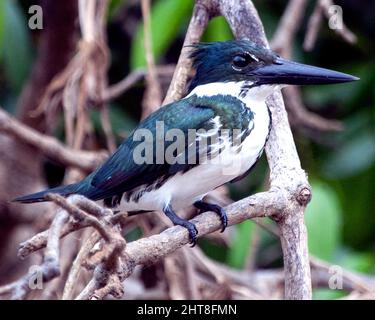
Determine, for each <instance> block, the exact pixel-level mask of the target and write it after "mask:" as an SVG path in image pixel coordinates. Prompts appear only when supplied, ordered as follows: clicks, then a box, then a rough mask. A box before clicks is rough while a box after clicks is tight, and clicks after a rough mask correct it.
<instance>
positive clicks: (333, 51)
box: [0, 0, 375, 298]
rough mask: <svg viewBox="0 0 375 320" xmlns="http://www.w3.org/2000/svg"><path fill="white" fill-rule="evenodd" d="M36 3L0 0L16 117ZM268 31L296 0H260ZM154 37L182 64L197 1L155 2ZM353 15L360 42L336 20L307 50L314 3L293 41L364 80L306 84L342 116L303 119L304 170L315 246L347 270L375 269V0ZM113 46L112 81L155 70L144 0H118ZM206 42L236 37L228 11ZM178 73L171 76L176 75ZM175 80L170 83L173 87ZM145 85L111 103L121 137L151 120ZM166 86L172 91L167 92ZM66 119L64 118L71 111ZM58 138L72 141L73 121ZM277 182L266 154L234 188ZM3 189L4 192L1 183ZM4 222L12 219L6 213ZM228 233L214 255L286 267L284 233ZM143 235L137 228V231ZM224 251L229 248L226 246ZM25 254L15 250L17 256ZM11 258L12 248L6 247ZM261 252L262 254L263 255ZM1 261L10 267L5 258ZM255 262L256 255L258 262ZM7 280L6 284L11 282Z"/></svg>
mask: <svg viewBox="0 0 375 320" xmlns="http://www.w3.org/2000/svg"><path fill="white" fill-rule="evenodd" d="M33 2H34V1H29V0H18V1H13V0H2V1H0V105H1V106H2V107H3V108H4V109H5V110H7V111H9V112H10V113H13V114H16V106H17V100H18V98H19V97H20V94H21V92H22V89H23V88H24V85H25V83H26V80H27V78H28V75H29V73H30V71H31V68H32V65H33V63H34V61H35V57H36V48H37V45H38V39H39V37H40V33H41V31H31V30H30V29H28V27H27V19H28V13H27V10H28V8H29V6H30V5H31V4H33ZM254 3H255V5H256V7H257V9H258V11H259V13H260V16H261V19H262V21H263V23H264V25H265V29H266V33H267V34H268V35H269V38H271V36H272V34H273V32H274V30H275V28H276V25H277V23H278V21H279V19H280V16H281V15H282V13H283V10H284V9H285V5H286V3H287V1H281V0H279V1H277V0H267V1H260V0H258V1H254ZM152 4H153V5H152V10H151V17H152V20H151V21H152V27H151V30H152V41H153V53H154V57H155V61H156V63H157V64H158V65H167V64H174V63H176V62H177V59H178V55H179V52H180V48H181V46H182V43H183V39H184V35H185V32H186V28H187V23H188V21H189V18H190V16H191V11H192V7H193V1H191V0H179V1H176V0H157V1H153V2H152ZM336 4H338V5H341V6H342V8H343V13H344V21H345V23H346V24H347V26H348V27H349V28H350V29H351V30H352V31H353V32H354V33H355V34H356V36H357V37H358V41H357V43H356V44H354V45H350V44H348V43H346V42H345V41H343V40H342V39H341V38H340V37H338V36H337V35H336V34H335V33H334V32H332V30H330V29H329V28H328V26H327V23H326V21H325V22H324V23H323V26H322V28H321V30H320V32H319V35H318V39H317V42H316V45H315V47H314V48H313V50H312V51H311V52H305V51H304V50H303V49H302V47H303V45H302V44H303V40H304V36H305V32H306V25H307V20H308V18H309V16H310V14H309V13H311V11H312V10H313V7H314V3H313V2H312V1H311V2H310V4H309V7H308V14H306V15H305V18H304V21H303V23H302V26H303V27H302V28H301V30H300V31H299V32H298V36H297V38H296V41H295V43H294V46H293V54H292V56H293V59H295V60H297V61H300V62H304V63H309V64H313V65H318V66H322V67H327V68H330V69H335V70H339V71H343V72H347V73H350V74H353V75H356V76H358V77H360V78H361V81H358V82H356V83H350V84H343V85H332V86H312V87H304V88H302V93H303V101H304V104H305V106H306V107H307V108H308V109H309V110H311V111H313V112H314V113H317V114H319V115H322V116H324V117H325V118H328V119H336V120H340V121H342V123H343V124H344V129H343V130H342V131H340V132H321V131H314V130H304V128H300V127H298V125H295V126H294V127H293V132H294V137H295V140H296V143H297V147H298V151H299V155H300V158H301V161H302V166H303V168H304V169H305V170H306V171H307V172H308V174H309V181H310V182H311V184H312V188H313V200H312V202H311V204H310V205H309V206H308V208H307V213H306V221H307V226H308V232H309V249H310V252H311V253H312V254H313V255H315V256H316V257H319V258H321V259H324V260H326V261H329V262H330V263H333V264H338V265H340V266H343V267H344V268H347V269H350V270H354V271H359V272H364V273H368V274H372V275H374V274H375V254H374V250H375V45H374V44H375V41H374V40H375V1H354V0H343V1H336ZM107 36H108V44H109V48H110V54H111V65H110V70H109V83H110V84H113V83H117V82H118V81H120V80H121V79H122V78H124V77H125V76H126V75H127V74H129V73H130V72H131V71H134V70H137V69H138V68H144V67H145V54H144V49H143V25H142V19H141V9H140V6H139V5H138V4H137V1H131V0H128V1H126V0H112V1H111V6H110V12H109V14H108V27H107ZM203 39H204V41H220V40H227V39H232V33H231V31H230V29H229V27H228V25H227V24H226V22H225V20H224V19H223V18H215V19H214V20H212V21H211V22H210V24H209V27H208V29H207V30H206V32H205V34H204V37H203ZM167 80H168V79H167ZM168 82H169V80H168V81H164V82H162V87H163V90H166V88H167V86H168ZM144 89H145V86H144V83H143V82H142V81H141V82H138V83H137V85H136V86H134V87H133V88H131V89H130V90H128V91H126V92H125V93H124V94H123V95H121V96H120V97H119V98H117V99H116V100H115V101H112V102H111V105H110V108H109V110H110V120H111V124H112V127H113V130H114V133H115V137H116V140H117V142H118V143H119V142H120V141H121V140H122V139H123V137H124V136H126V134H127V133H128V132H129V131H130V130H131V129H133V128H134V127H135V125H136V124H137V123H138V121H139V120H140V117H141V110H142V108H141V102H142V97H143V93H144ZM164 92H165V91H164ZM61 117H62V116H61ZM91 117H92V121H93V124H94V131H95V137H96V140H97V141H96V146H97V147H103V148H104V147H105V137H104V134H103V131H102V129H101V126H100V122H99V115H98V112H97V111H95V110H93V111H91ZM59 123H60V125H59V126H57V127H56V129H55V130H54V135H55V136H57V137H58V138H59V139H61V140H62V141H64V130H63V120H62V118H61V119H60V120H59ZM44 174H45V178H46V181H47V183H48V184H50V185H56V184H59V183H60V182H61V181H62V179H63V175H64V168H63V167H61V166H60V165H58V164H57V163H54V162H53V161H51V160H48V159H44ZM266 181H267V163H266V160H265V159H264V158H263V159H262V161H261V162H260V163H259V165H258V166H257V167H256V169H255V171H254V172H253V174H252V175H250V176H249V177H248V178H246V179H245V180H243V181H241V182H238V183H236V184H235V185H231V186H230V195H231V198H232V199H233V200H238V199H241V198H243V197H244V196H246V195H248V194H251V193H255V192H257V191H260V190H263V189H264V186H265V183H266ZM0 192H2V191H1V190H0ZM2 219H5V218H4V216H2ZM231 229H233V230H231V231H230V232H229V233H228V239H227V240H228V242H227V245H223V244H222V243H218V242H217V241H213V240H212V239H211V240H210V239H205V240H202V241H201V242H200V245H201V246H202V248H203V249H204V250H205V252H206V253H207V254H208V255H209V256H211V257H213V258H215V259H217V260H219V261H222V262H224V263H226V264H228V265H230V266H233V267H235V268H240V269H244V268H251V267H254V266H252V263H255V264H256V266H257V267H258V268H270V267H277V266H281V265H282V256H281V250H280V248H279V242H278V239H276V238H275V237H274V236H273V235H271V234H270V233H269V232H268V231H266V230H264V229H263V228H260V227H259V226H258V225H256V224H255V223H254V222H251V221H248V222H246V223H242V224H240V225H238V226H236V227H235V228H231ZM128 237H129V239H131V238H132V237H139V233H137V232H136V231H134V233H131V234H130V235H128ZM218 248H219V250H218ZM13 254H14V255H15V253H13ZM3 256H4V253H3ZM254 257H255V258H254ZM1 260H2V261H1V262H0V263H1V264H4V261H3V259H1ZM254 261H255V262H254ZM5 280H7V279H4V278H2V277H1V274H0V281H1V282H5ZM314 295H315V297H316V298H337V297H340V296H342V295H343V293H342V292H341V291H340V290H336V291H333V290H322V289H319V290H315V291H314Z"/></svg>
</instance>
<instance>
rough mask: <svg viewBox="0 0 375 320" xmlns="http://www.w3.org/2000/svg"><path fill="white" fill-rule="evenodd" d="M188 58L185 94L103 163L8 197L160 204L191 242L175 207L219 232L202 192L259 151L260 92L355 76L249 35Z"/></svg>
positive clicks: (264, 125)
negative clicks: (65, 180)
mask: <svg viewBox="0 0 375 320" xmlns="http://www.w3.org/2000/svg"><path fill="white" fill-rule="evenodd" d="M190 58H191V59H192V65H193V68H194V69H195V75H194V76H193V78H192V80H191V82H190V85H189V86H188V88H187V92H186V96H185V97H184V98H182V99H181V100H179V101H176V102H173V103H170V104H167V105H165V106H163V107H161V108H160V109H158V110H157V111H155V112H154V113H152V114H150V115H149V116H148V117H147V118H145V119H144V120H143V121H142V122H140V124H139V125H138V126H137V128H136V129H135V130H134V131H133V133H132V134H131V135H130V136H129V137H128V138H127V139H126V140H125V141H124V142H123V143H122V144H121V145H120V146H119V148H118V149H117V150H116V151H115V153H114V154H113V155H112V156H111V157H110V158H109V159H108V160H107V161H106V162H105V163H104V164H102V165H101V166H100V167H99V168H97V169H96V170H95V171H94V172H92V173H91V174H90V175H88V176H87V177H86V178H84V179H83V180H82V181H80V182H78V183H74V184H70V185H66V186H59V187H56V188H51V189H47V190H44V191H41V192H37V193H34V194H31V195H25V196H21V197H19V198H16V199H15V200H14V201H17V202H21V203H32V202H40V201H47V200H46V199H45V196H46V194H47V193H58V194H60V195H63V196H65V197H68V196H70V195H73V194H79V195H83V196H85V197H87V198H89V199H91V200H94V201H99V200H103V202H104V205H105V206H107V207H112V208H117V210H124V211H127V212H129V214H133V213H134V214H135V213H139V212H149V211H162V212H164V213H165V215H166V216H167V217H168V218H169V219H170V220H171V221H172V222H173V223H174V224H175V225H180V226H183V227H185V228H186V229H187V230H188V233H189V237H190V242H191V243H192V244H193V245H195V243H196V241H197V234H198V231H197V228H196V226H195V225H194V223H192V222H191V221H188V220H185V219H182V218H181V217H179V216H178V215H177V214H176V211H178V210H180V209H183V208H186V207H189V206H194V207H196V208H197V209H198V210H200V211H201V212H204V211H213V212H215V213H217V215H218V218H220V220H221V224H222V231H224V229H225V228H226V227H227V224H228V218H227V214H226V212H225V210H224V209H223V208H222V207H220V206H218V205H216V204H212V203H208V202H205V201H204V200H203V199H204V197H205V196H206V195H207V194H208V193H209V192H210V191H212V190H214V189H215V188H217V187H219V186H221V185H223V184H225V183H227V182H234V181H238V180H240V179H241V178H243V177H245V176H246V175H247V174H248V173H249V172H250V170H251V169H252V168H253V166H254V165H255V163H256V162H257V160H258V159H259V157H260V156H261V154H262V152H263V149H264V147H265V144H266V142H267V139H268V136H269V133H270V130H271V125H272V119H271V112H270V110H269V109H268V107H267V104H266V98H267V97H268V96H269V95H270V94H272V93H273V92H275V90H278V89H281V88H282V87H284V86H286V85H310V84H331V83H341V82H349V81H354V80H358V78H357V77H354V76H351V75H348V74H344V73H341V72H337V71H332V70H329V69H323V68H319V67H314V66H310V65H306V64H301V63H297V62H293V61H289V60H286V59H283V58H281V57H280V56H279V55H277V54H276V53H274V52H273V51H271V50H269V49H267V48H264V47H261V46H258V45H256V44H255V43H253V42H250V41H248V40H233V41H224V42H211V43H201V44H195V45H192V46H191V54H190ZM181 137H182V138H181ZM146 140H147V141H146ZM167 158H168V159H167Z"/></svg>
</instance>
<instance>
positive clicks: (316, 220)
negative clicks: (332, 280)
mask: <svg viewBox="0 0 375 320" xmlns="http://www.w3.org/2000/svg"><path fill="white" fill-rule="evenodd" d="M312 190H313V197H312V201H311V203H310V204H309V205H308V206H307V208H306V213H305V220H306V225H307V230H308V236H309V251H310V253H311V254H314V255H315V256H317V257H319V258H321V259H324V260H328V261H331V260H332V258H333V253H334V251H335V250H336V249H337V247H338V245H339V241H340V238H341V208H340V205H339V201H338V197H337V195H336V193H335V191H334V189H332V188H331V187H330V186H329V185H327V184H323V183H322V182H313V183H312Z"/></svg>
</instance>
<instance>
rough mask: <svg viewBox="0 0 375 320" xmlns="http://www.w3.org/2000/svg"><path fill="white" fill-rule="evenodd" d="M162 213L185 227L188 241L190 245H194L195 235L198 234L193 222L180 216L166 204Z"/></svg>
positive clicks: (195, 242) (176, 223) (174, 222)
mask: <svg viewBox="0 0 375 320" xmlns="http://www.w3.org/2000/svg"><path fill="white" fill-rule="evenodd" d="M164 213H165V214H166V216H167V217H168V218H169V219H170V220H171V221H172V222H173V224H175V225H179V226H182V227H184V228H186V229H187V231H188V232H189V238H190V243H191V244H192V245H191V247H194V246H195V245H196V244H197V236H198V229H197V227H196V226H195V224H194V223H192V222H189V221H187V220H184V219H182V218H180V217H179V216H178V215H177V214H176V213H175V212H174V211H173V209H172V207H171V206H170V205H167V206H166V207H165V208H164Z"/></svg>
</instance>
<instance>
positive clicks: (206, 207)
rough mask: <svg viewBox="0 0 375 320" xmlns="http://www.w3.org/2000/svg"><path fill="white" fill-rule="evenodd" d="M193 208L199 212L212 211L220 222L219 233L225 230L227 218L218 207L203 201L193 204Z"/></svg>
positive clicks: (223, 211) (222, 209)
mask: <svg viewBox="0 0 375 320" xmlns="http://www.w3.org/2000/svg"><path fill="white" fill-rule="evenodd" d="M194 206H195V207H196V208H197V209H199V210H200V211H201V212H206V211H213V212H215V213H217V214H218V215H219V218H220V221H221V225H222V228H221V231H220V232H224V230H225V228H226V227H227V226H228V216H227V213H226V212H225V210H224V208H222V207H220V206H218V205H217V204H211V203H207V202H203V201H197V202H195V203H194Z"/></svg>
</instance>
